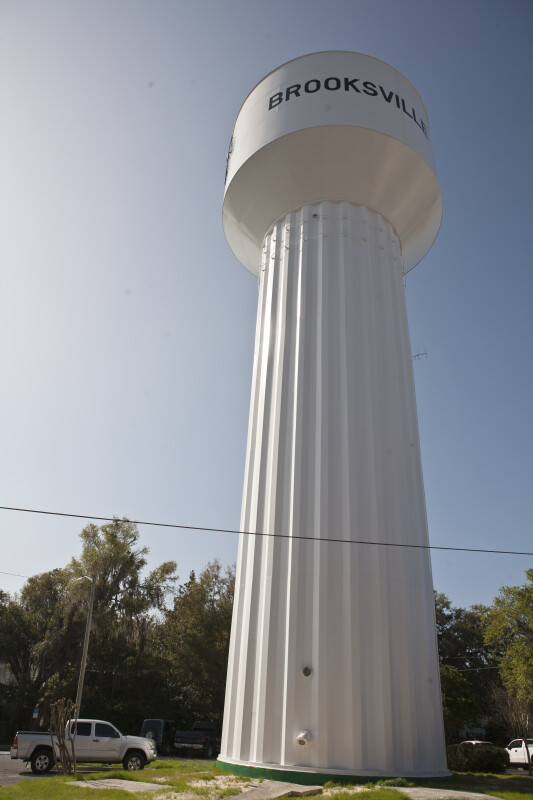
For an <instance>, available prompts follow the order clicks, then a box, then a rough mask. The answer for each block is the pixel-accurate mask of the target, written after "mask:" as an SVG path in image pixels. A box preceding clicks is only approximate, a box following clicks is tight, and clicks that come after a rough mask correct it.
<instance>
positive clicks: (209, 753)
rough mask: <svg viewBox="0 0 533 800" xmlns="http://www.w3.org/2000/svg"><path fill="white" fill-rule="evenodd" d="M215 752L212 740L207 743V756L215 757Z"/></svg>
mask: <svg viewBox="0 0 533 800" xmlns="http://www.w3.org/2000/svg"><path fill="white" fill-rule="evenodd" d="M213 753H214V750H213V745H212V743H211V742H209V744H208V745H207V750H206V751H205V757H206V758H213Z"/></svg>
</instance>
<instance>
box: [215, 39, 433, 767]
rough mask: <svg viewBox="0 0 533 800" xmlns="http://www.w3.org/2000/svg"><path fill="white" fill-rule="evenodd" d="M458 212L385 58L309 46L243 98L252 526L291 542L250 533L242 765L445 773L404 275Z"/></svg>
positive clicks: (236, 625)
mask: <svg viewBox="0 0 533 800" xmlns="http://www.w3.org/2000/svg"><path fill="white" fill-rule="evenodd" d="M441 215H442V202H441V194H440V190H439V185H438V182H437V179H436V177H435V170H434V163H433V155H432V150H431V142H430V138H429V123H428V118H427V114H426V111H425V108H424V105H423V103H422V101H421V99H420V97H419V96H418V94H417V92H416V91H415V89H414V88H413V86H412V85H411V84H410V83H409V81H408V80H406V79H405V78H404V77H403V76H402V75H400V74H399V73H398V72H397V71H396V70H395V69H393V68H392V67H390V66H388V65H387V64H385V63H383V62H381V61H378V60H376V59H374V58H371V57H369V56H364V55H361V54H359V53H351V52H323V53H313V54H311V55H307V56H303V57H301V58H297V59H295V60H294V61H290V62H288V63H287V64H283V65H282V66H281V67H279V68H278V69H276V70H274V71H273V72H271V73H270V74H269V75H267V76H266V78H264V79H263V80H262V81H261V82H260V83H259V84H258V85H257V86H256V87H255V89H254V90H253V91H252V92H251V94H250V95H249V96H248V97H247V99H246V100H245V102H244V104H243V106H242V108H241V110H240V112H239V115H238V117H237V121H236V123H235V128H234V133H233V138H232V145H231V149H230V156H229V161H228V172H227V178H226V191H225V197H224V207H223V223H224V231H225V234H226V237H227V240H228V242H229V244H230V247H231V248H232V250H233V252H234V253H235V255H236V256H237V258H238V259H239V261H241V263H242V264H243V265H244V266H245V267H246V268H247V269H248V270H250V272H252V273H253V274H254V275H255V276H256V277H258V279H259V308H258V315H257V329H256V343H255V359H254V369H253V384H252V399H251V408H250V422H249V432H248V446H247V458H246V470H245V482H244V495H243V505H242V519H241V530H242V531H245V532H248V531H258V532H260V533H263V534H280V536H273V535H272V536H266V535H248V533H243V534H241V537H240V543H239V556H238V565H237V583H236V596H235V605H234V612H233V625H232V633H231V646H230V656H229V665H228V678H227V688H226V705H225V712H224V732H223V740H222V750H221V754H220V757H219V764H220V765H221V766H223V767H226V768H228V769H231V770H232V771H237V772H242V773H245V774H253V773H254V772H255V773H256V774H264V775H269V776H276V777H278V778H282V779H283V778H285V779H291V780H296V781H299V782H313V781H315V782H316V780H318V775H329V776H331V775H339V776H342V775H358V776H393V775H394V776H398V775H399V776H401V775H403V776H418V777H422V776H440V775H447V774H448V771H447V768H446V755H445V746H444V735H443V723H442V710H441V696H440V682H439V666H438V656H437V643H436V631H435V615H434V604H433V585H432V578H431V565H430V557H429V552H428V550H427V549H426V546H427V545H428V535H427V523H426V511H425V502H424V489H423V483H422V470H421V463H420V447H419V440H418V426H417V416H416V403H415V393H414V383H413V372H412V360H411V349H410V343H409V332H408V327H407V316H406V309H405V298H404V288H403V281H402V279H403V276H404V274H405V273H406V272H407V271H408V270H410V269H412V267H414V266H415V264H417V263H418V261H420V259H421V258H423V256H424V255H425V254H426V253H427V251H428V250H429V248H430V247H431V245H432V244H433V241H434V239H435V237H436V235H437V232H438V229H439V225H440V221H441ZM354 542H360V543H354ZM406 545H416V547H407V546H406Z"/></svg>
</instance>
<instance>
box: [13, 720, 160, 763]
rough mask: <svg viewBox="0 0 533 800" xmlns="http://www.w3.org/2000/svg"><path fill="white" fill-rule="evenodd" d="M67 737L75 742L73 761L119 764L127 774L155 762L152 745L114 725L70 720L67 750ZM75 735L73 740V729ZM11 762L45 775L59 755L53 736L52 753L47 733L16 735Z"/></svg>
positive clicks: (151, 742)
mask: <svg viewBox="0 0 533 800" xmlns="http://www.w3.org/2000/svg"><path fill="white" fill-rule="evenodd" d="M69 726H70V736H71V738H74V754H75V756H76V761H97V762H99V763H104V764H120V763H122V766H123V767H124V769H126V770H132V769H144V765H145V764H146V763H148V762H150V761H154V760H155V759H156V758H157V752H156V748H155V742H154V741H152V740H151V739H145V738H144V737H141V736H123V735H122V734H121V733H120V731H118V730H117V729H116V728H115V727H114V725H111V724H110V723H109V722H104V721H103V720H101V719H79V720H78V721H77V723H76V722H75V721H74V720H71V721H70V722H69V723H68V724H67V729H66V732H65V741H66V743H67V747H68V748H69V749H70V747H71V745H70V741H69ZM76 727H77V731H76V735H75V736H74V732H75V728H76ZM10 752H11V758H20V759H22V760H23V761H26V762H27V761H29V762H30V764H31V769H32V772H34V773H35V774H36V775H44V773H45V772H48V770H50V769H51V768H52V767H53V766H54V764H55V756H56V755H58V753H59V748H58V745H57V739H56V737H55V735H54V751H53V752H52V737H51V735H50V733H39V732H34V731H17V733H16V734H15V739H14V740H13V745H12V747H11V751H10Z"/></svg>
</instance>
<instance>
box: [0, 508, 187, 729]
mask: <svg viewBox="0 0 533 800" xmlns="http://www.w3.org/2000/svg"><path fill="white" fill-rule="evenodd" d="M80 538H81V540H82V543H83V548H82V554H81V556H80V558H79V559H75V558H74V559H72V560H71V562H70V564H69V565H68V566H67V567H65V568H64V569H61V570H53V571H52V572H48V573H44V574H42V575H36V576H34V577H33V578H30V579H29V580H28V581H27V582H26V584H25V585H24V587H23V589H22V591H21V593H20V597H15V598H9V597H7V596H6V595H3V596H2V597H1V598H0V600H1V603H0V658H3V659H5V660H6V661H7V663H8V664H9V667H10V670H11V673H12V675H13V681H14V683H13V687H12V691H11V695H12V696H11V697H10V698H8V700H9V702H11V707H12V708H14V709H15V713H14V714H13V716H15V719H16V722H17V723H23V725H25V726H27V724H28V722H29V720H30V719H31V711H32V709H33V707H34V706H35V705H36V704H37V703H39V704H40V706H41V710H42V712H44V716H45V720H44V721H45V722H47V710H48V709H49V705H50V703H51V702H54V701H56V700H58V699H59V698H61V697H70V698H71V699H74V697H75V694H76V685H77V677H78V671H79V665H80V657H81V646H82V641H83V634H84V630H85V621H86V613H87V599H88V591H87V583H86V582H78V581H77V579H78V578H80V577H82V576H84V575H87V576H89V577H90V578H92V579H93V580H94V581H95V601H94V613H93V626H92V633H91V639H90V644H89V657H88V663H87V672H86V680H85V689H84V694H83V711H82V713H83V714H86V715H87V716H95V717H102V718H104V719H105V718H107V717H111V718H112V720H113V722H115V724H117V725H118V726H119V727H120V726H121V725H122V726H126V727H128V726H131V727H134V728H135V729H137V728H138V727H140V722H141V721H142V719H143V714H144V713H148V714H150V713H151V707H152V706H151V698H148V697H147V696H146V693H145V692H142V691H140V685H141V684H142V683H144V684H145V685H150V686H151V687H153V694H154V695H156V696H157V688H158V686H159V685H160V684H159V681H158V680H157V669H158V664H157V663H156V661H155V660H154V658H153V654H152V651H151V649H150V646H149V642H150V641H151V632H152V628H153V626H154V624H155V622H156V618H155V616H154V615H155V614H158V613H159V614H160V613H162V612H163V610H164V608H165V601H166V598H167V597H168V596H172V595H173V593H174V591H175V589H174V585H175V582H176V580H177V576H176V574H175V570H176V564H175V562H174V561H167V562H165V563H163V564H161V565H160V566H159V567H157V568H156V569H154V570H152V572H150V573H149V574H148V575H147V576H146V577H143V571H144V569H145V567H146V556H147V554H148V550H147V548H146V547H140V546H139V544H138V540H139V534H138V531H137V528H136V526H135V525H134V524H133V523H131V522H129V521H128V520H125V519H122V520H120V519H114V520H113V522H111V523H108V524H107V525H103V526H101V527H98V526H96V525H88V526H87V527H85V528H84V529H83V530H82V532H81V534H80Z"/></svg>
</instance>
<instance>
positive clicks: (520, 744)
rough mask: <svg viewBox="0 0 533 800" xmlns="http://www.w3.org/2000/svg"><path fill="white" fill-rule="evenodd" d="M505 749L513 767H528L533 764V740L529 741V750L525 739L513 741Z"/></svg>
mask: <svg viewBox="0 0 533 800" xmlns="http://www.w3.org/2000/svg"><path fill="white" fill-rule="evenodd" d="M505 749H506V750H507V752H508V753H509V763H510V766H511V767H527V765H528V763H529V762H532V763H533V739H528V740H527V748H526V745H525V740H524V739H513V741H512V742H511V743H510V744H508V745H507V747H506V748H505Z"/></svg>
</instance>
